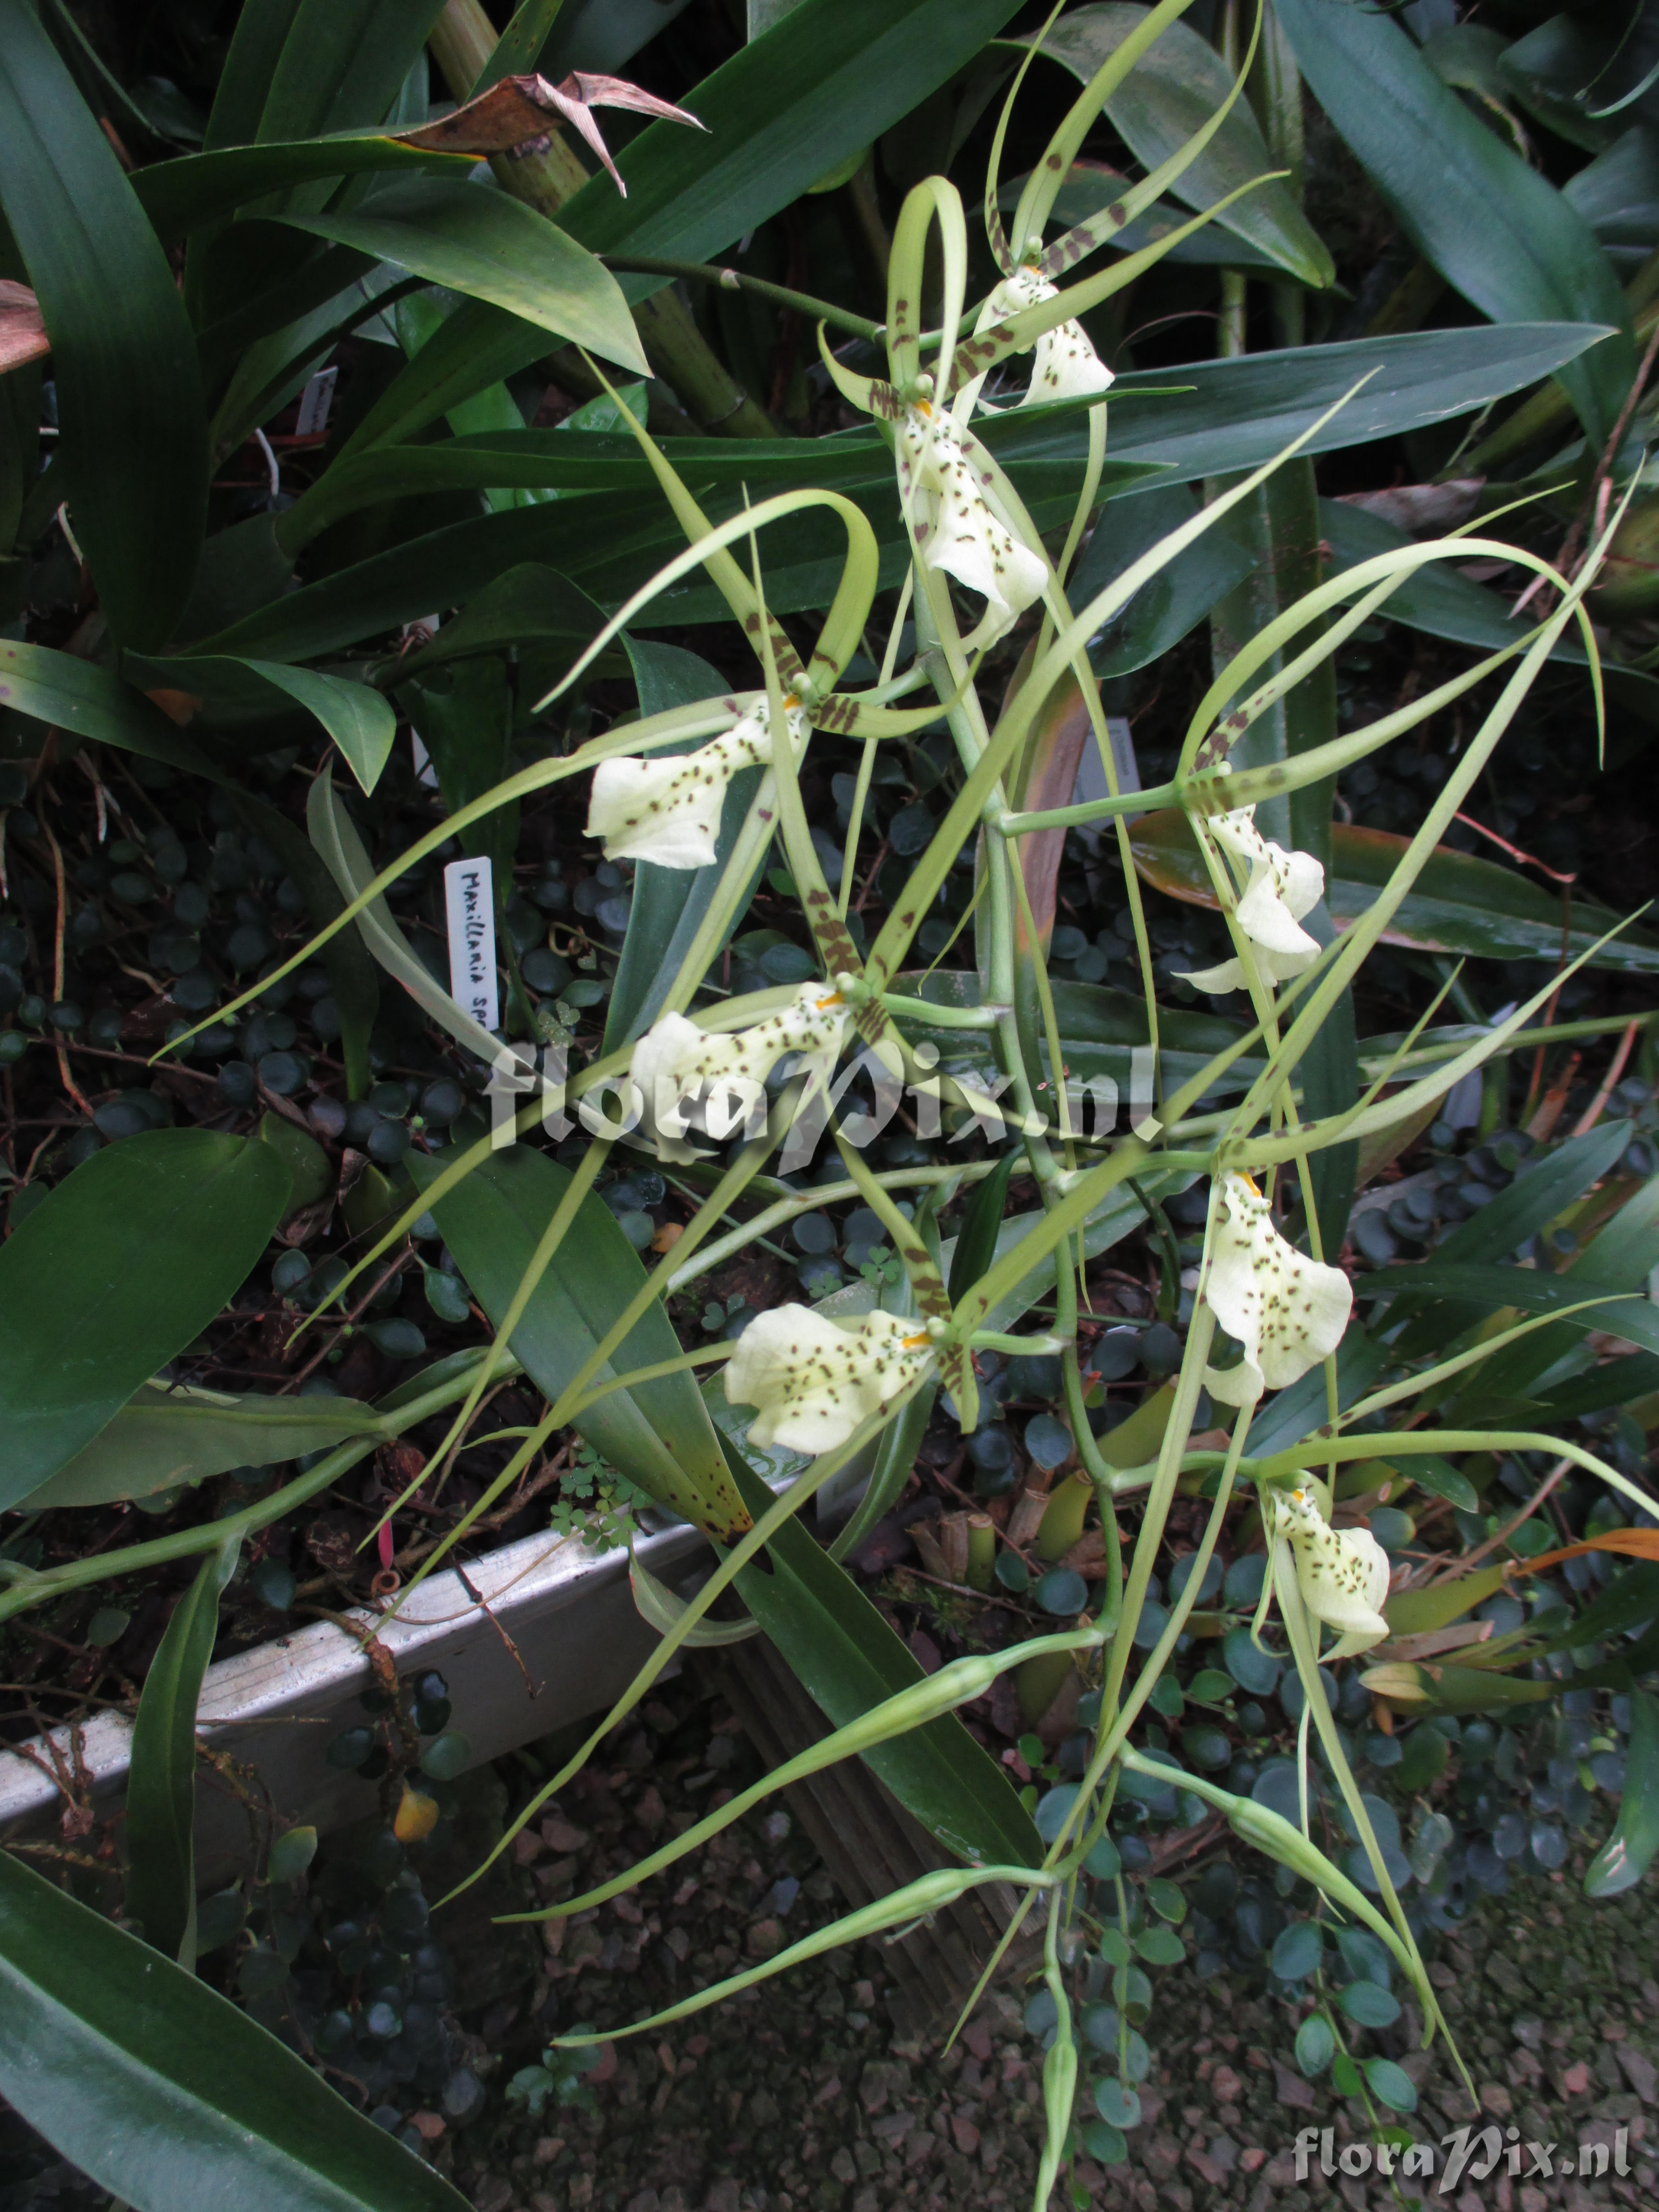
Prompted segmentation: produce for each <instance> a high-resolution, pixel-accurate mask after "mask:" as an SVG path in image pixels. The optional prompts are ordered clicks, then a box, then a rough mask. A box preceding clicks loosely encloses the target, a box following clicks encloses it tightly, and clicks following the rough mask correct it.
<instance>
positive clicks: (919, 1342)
mask: <svg viewBox="0 0 1659 2212" xmlns="http://www.w3.org/2000/svg"><path fill="white" fill-rule="evenodd" d="M932 1342H933V1338H932V1337H931V1336H929V1335H928V1334H927V1330H926V1329H923V1331H922V1333H921V1335H920V1336H902V1337H900V1339H899V1350H900V1351H901V1352H919V1351H920V1350H921V1346H923V1345H924V1344H931V1343H932Z"/></svg>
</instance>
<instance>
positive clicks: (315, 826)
mask: <svg viewBox="0 0 1659 2212" xmlns="http://www.w3.org/2000/svg"><path fill="white" fill-rule="evenodd" d="M306 826H307V829H309V830H310V832H311V842H312V843H313V845H314V846H315V847H316V848H317V851H318V853H319V854H320V855H321V857H322V860H323V862H324V865H325V866H326V867H327V869H328V872H329V873H330V874H331V876H332V877H333V878H334V881H335V883H336V884H337V885H338V887H339V889H340V891H341V893H342V894H343V898H344V899H347V900H349V899H354V898H356V896H357V895H358V893H359V892H360V891H361V890H362V889H363V888H364V886H365V885H366V884H371V883H373V882H374V866H373V864H372V863H371V861H370V860H369V857H368V854H367V853H366V852H364V850H363V843H362V838H361V837H359V836H358V835H357V832H356V827H355V826H354V824H353V823H352V820H351V817H350V816H349V814H348V813H347V812H346V811H345V809H344V807H343V806H342V805H341V804H340V802H339V800H338V799H337V798H336V797H335V795H334V787H333V784H332V782H331V780H330V779H329V777H328V776H326V775H319V777H318V778H317V781H315V782H314V783H313V785H312V787H311V796H310V798H309V799H308V800H307V804H306ZM357 928H358V931H359V933H361V935H362V941H363V943H364V944H365V945H367V946H368V950H369V951H370V952H371V953H372V954H373V955H374V958H375V960H376V961H378V962H379V963H380V966H381V967H382V968H384V969H386V973H387V974H388V975H391V976H392V977H394V978H395V979H396V980H397V981H398V982H399V983H401V984H402V985H403V987H404V990H405V991H407V992H408V993H409V995H410V998H411V999H413V1000H415V1002H416V1005H417V1006H420V1007H421V1008H422V1010H423V1011H424V1012H426V1013H428V1014H429V1015H430V1016H431V1018H432V1019H433V1020H434V1021H435V1022H436V1023H438V1024H439V1025H440V1026H441V1028H443V1029H447V1030H448V1031H449V1033H450V1035H451V1036H453V1037H454V1038H455V1039H457V1041H458V1042H460V1043H461V1044H464V1045H465V1047H466V1048H467V1049H468V1051H469V1052H471V1053H474V1054H477V1057H478V1058H479V1059H480V1060H484V1061H486V1062H487V1063H489V1064H490V1065H492V1066H493V1065H494V1063H495V1059H496V1056H497V1054H499V1053H500V1051H501V1043H500V1040H499V1039H498V1038H496V1037H495V1036H493V1035H492V1034H491V1032H490V1031H489V1030H487V1029H485V1027H484V1026H483V1023H482V1022H477V1021H474V1020H473V1018H472V1017H471V1014H469V1013H467V1012H465V1011H464V1010H463V1009H462V1008H461V1007H460V1006H457V1005H456V1003H455V1001H454V1000H453V998H452V997H451V995H450V994H449V992H448V991H447V989H446V988H445V987H444V985H443V984H442V983H441V982H440V981H438V979H437V977H436V976H435V975H434V974H433V973H432V970H431V969H429V968H428V966H427V965H426V963H425V962H424V961H422V959H420V958H419V957H418V956H417V955H416V952H415V951H414V950H413V948H412V947H411V945H410V942H409V939H407V938H406V937H405V936H404V933H403V931H402V930H401V929H400V928H399V927H398V923H397V921H396V918H395V917H394V915H393V914H392V908H390V907H389V906H388V905H387V904H386V900H385V898H384V896H382V897H380V898H377V899H372V900H371V901H370V902H369V903H368V906H367V907H365V908H364V909H363V911H362V914H360V915H358V917H357Z"/></svg>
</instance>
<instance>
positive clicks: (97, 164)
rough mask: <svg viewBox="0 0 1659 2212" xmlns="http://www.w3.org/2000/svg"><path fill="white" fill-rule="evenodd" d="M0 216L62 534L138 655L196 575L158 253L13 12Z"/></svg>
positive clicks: (173, 352) (77, 104)
mask: <svg viewBox="0 0 1659 2212" xmlns="http://www.w3.org/2000/svg"><path fill="white" fill-rule="evenodd" d="M0 207H3V210H4V214H5V219H6V221H7V222H8V223H9V226H10V229H11V234H12V236H13V238H14V239H15V240H16V244H17V248H18V250H19V252H21V255H22V258H23V262H24V265H25V267H26V269H27V275H28V281H29V283H30V284H31V285H32V287H33V289H34V292H35V294H36V295H37V297H38V299H39V301H40V312H41V314H42V316H43V317H44V319H45V322H46V334H47V336H48V337H50V339H51V340H52V374H53V377H54V379H55V380H56V383H57V387H58V420H59V422H61V424H62V427H63V437H62V441H61V443H60V447H59V451H58V456H57V458H56V459H55V461H54V463H53V466H54V468H56V469H59V470H61V471H62V472H63V477H64V489H65V491H66V493H67V495H68V497H69V501H70V510H71V514H72V517H73V520H74V525H75V532H76V538H77V539H78V540H79V543H80V544H81V546H82V550H84V552H85V554H86V556H87V560H88V563H89V565H90V567H91V569H92V574H93V580H94V582H95V583H96V585H97V586H98V592H99V596H100V599H101V601H102V604H103V606H104V608H105V610H106V612H107V614H108V616H109V618H110V623H111V625H112V628H113V629H114V630H115V631H116V633H117V635H118V636H119V637H120V638H121V639H122V640H123V641H125V643H127V644H130V645H136V646H140V647H154V646H155V645H157V644H159V643H160V642H161V640H162V639H163V638H164V637H165V636H166V635H167V632H168V630H169V629H171V627H172V625H173V622H174V621H175V620H176V619H177V617H178V615H179V610H180V609H181V608H182V607H183V605H184V604H185V594H186V592H188V591H189V589H190V584H191V577H192V576H193V575H194V574H195V573H196V562H197V554H198V552H199V550H200V548H201V543H202V532H203V529H204V524H205V520H206V514H207V485H208V441H207V422H206V416H205V415H204V406H203V396H202V381H201V374H200V371H199V369H198V368H197V355H196V344H195V340H194V338H193V337H192V335H191V327H190V322H189V319H188V317H187V316H186V315H185V308H184V303H183V301H181V300H180V298H179V289H178V286H177V284H176V283H174V281H173V271H172V270H170V269H169V268H168V266H167V256H166V255H165V253H163V252H162V250H161V243H160V241H159V240H158V239H157V238H156V235H155V232H154V231H153V230H152V229H151V228H150V225H149V221H148V219H147V217H146V216H145V215H144V211H143V209H142V208H141V207H140V205H139V204H138V201H137V197H135V195H134V193H133V191H132V187H131V185H130V184H129V183H128V182H127V179H126V177H125V174H124V173H123V171H122V168H121V165H120V163H119V162H118V161H117V160H116V158H115V155H114V152H113V150H112V148H111V146H110V143H109V141H108V140H107V139H106V137H105V136H104V134H103V132H102V131H100V129H99V127H98V122H97V118H95V117H94V114H93V113H92V112H91V111H90V109H89V108H88V106H87V105H86V102H85V101H84V100H82V97H81V95H80V94H79V92H78V91H77V90H76V86H75V82H74V80H73V78H72V77H71V76H70V74H69V72H68V70H66V69H65V68H64V64H63V63H62V61H61V60H60V59H59V58H58V53H57V51H56V49H55V48H54V47H53V46H52V41H51V40H50V39H49V38H48V37H47V36H46V32H45V30H44V29H43V28H42V27H41V24H40V17H39V16H38V15H37V14H36V12H35V10H34V9H33V7H32V6H31V5H30V4H29V0H3V4H0Z"/></svg>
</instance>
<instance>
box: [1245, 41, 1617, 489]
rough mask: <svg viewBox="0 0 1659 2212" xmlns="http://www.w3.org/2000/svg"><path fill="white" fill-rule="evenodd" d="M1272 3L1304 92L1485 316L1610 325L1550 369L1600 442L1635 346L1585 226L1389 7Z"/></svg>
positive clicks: (1430, 255) (1608, 269)
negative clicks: (1583, 353)
mask: <svg viewBox="0 0 1659 2212" xmlns="http://www.w3.org/2000/svg"><path fill="white" fill-rule="evenodd" d="M1276 12H1277V14H1278V16H1279V21H1281V22H1282V23H1283V25H1284V26H1285V29H1286V30H1287V31H1288V32H1289V33H1290V35H1291V42H1292V44H1293V45H1294V46H1295V48H1296V58H1297V62H1298V63H1299V64H1300V65H1301V68H1302V73H1303V75H1304V76H1305V77H1306V78H1307V80H1308V82H1309V84H1310V86H1311V87H1312V88H1313V92H1314V96H1315V97H1316V100H1318V102H1319V104H1320V106H1322V108H1323V109H1324V111H1325V112H1326V114H1327V115H1328V116H1329V118H1330V119H1331V121H1332V123H1333V124H1334V125H1335V127H1336V129H1337V131H1339V132H1340V134H1341V136H1342V137H1344V138H1345V139H1346V141H1347V143H1348V145H1349V147H1350V148H1351V149H1352V151H1353V153H1354V155H1356V156H1357V157H1358V161H1359V162H1360V164H1361V166H1362V167H1363V168H1364V171H1365V173H1366V174H1367V175H1368V176H1369V177H1370V180H1371V182H1372V184H1373V185H1375V186H1376V190H1377V191H1378V192H1379V193H1380V194H1381V195H1382V197H1383V200H1384V201H1385V202H1386V203H1387V204H1388V206H1389V211H1390V212H1391V213H1392V214H1393V216H1394V217H1395V221H1396V222H1398V223H1399V225H1400V227H1401V230H1402V231H1404V233H1405V234H1406V236H1407V238H1408V239H1409V240H1411V242H1412V244H1413V246H1415V247H1416V248H1417V250H1418V252H1419V253H1420V254H1421V255H1422V256H1423V258H1424V259H1425V261H1427V262H1428V263H1429V264H1430V265H1431V267H1432V268H1435V269H1437V270H1439V272H1440V274H1441V275H1442V276H1443V277H1444V278H1445V279H1446V282H1447V283H1449V284H1451V285H1453V286H1455V289H1457V290H1458V291H1460V292H1461V293H1462V295H1463V296H1464V298H1465V299H1467V300H1468V301H1471V302H1472V303H1473V304H1474V306H1475V307H1479V308H1480V311H1481V313H1483V314H1486V315H1490V316H1491V317H1492V319H1493V321H1494V322H1524V321H1528V320H1534V319H1537V320H1542V319H1546V318H1550V317H1555V318H1559V319H1560V320H1562V321H1564V322H1584V323H1605V324H1607V325H1611V326H1612V327H1613V331H1615V333H1616V335H1614V336H1613V337H1609V339H1608V340H1607V343H1606V344H1604V345H1601V346H1598V347H1597V348H1596V349H1595V351H1594V352H1593V353H1592V354H1591V355H1590V356H1589V359H1588V360H1587V361H1584V362H1580V363H1576V364H1574V365H1573V366H1571V367H1570V368H1566V370H1565V373H1564V374H1562V375H1561V383H1562V386H1563V387H1564V389H1565V391H1566V392H1568V393H1569V395H1570V396H1571V399H1572V403H1573V405H1574V407H1575V408H1576V409H1577V412H1578V416H1579V419H1580V420H1581V421H1582V422H1583V425H1584V428H1585V432H1586V435H1588V436H1589V440H1590V442H1591V444H1592V445H1593V446H1594V447H1596V448H1598V449H1599V448H1600V447H1601V446H1602V445H1603V444H1604V443H1605V441H1606V440H1607V436H1608V435H1609V433H1610V432H1611V431H1612V428H1613V422H1614V421H1615V419H1616V417H1617V416H1618V413H1619V410H1620V407H1621V406H1622V405H1623V404H1624V402H1625V397H1626V393H1627V392H1629V390H1630V386H1631V380H1632V377H1633V376H1634V375H1635V374H1636V350H1635V346H1634V343H1633V342H1632V338H1631V337H1630V323H1629V314H1628V311H1627V310H1626V306H1625V301H1624V295H1623V292H1622V291H1621V289H1620V284H1619V279H1618V277H1617V276H1615V275H1614V273H1613V266H1612V264H1611V263H1610V262H1609V261H1608V260H1607V256H1606V255H1605V254H1604V253H1603V252H1602V251H1601V247H1600V246H1598V245H1597V244H1596V242H1595V237H1594V235H1593V234H1592V233H1591V231H1590V229H1589V225H1588V224H1587V223H1586V222H1584V220H1583V217H1582V216H1580V215H1579V214H1578V213H1577V210H1575V209H1574V208H1573V207H1572V205H1571V203H1570V202H1569V201H1568V200H1567V199H1566V198H1565V197H1564V196H1563V195H1562V194H1561V193H1560V192H1559V191H1557V190H1556V189H1555V187H1554V185H1552V184H1551V183H1550V182H1549V181H1548V179H1547V178H1545V177H1543V176H1541V174H1540V173H1539V172H1538V171H1537V170H1536V169H1533V168H1529V167H1528V165H1527V163H1526V162H1525V161H1522V158H1521V156H1520V155H1518V154H1517V153H1516V152H1515V151H1514V150H1513V149H1512V148H1510V147H1509V146H1506V145H1505V144H1504V143H1503V141H1502V140H1501V139H1500V138H1499V137H1498V133H1497V132H1496V131H1492V130H1491V129H1489V128H1488V127H1487V125H1486V124H1485V123H1484V122H1482V121H1481V120H1480V118H1478V117H1477V116H1475V115H1474V114H1473V113H1472V112H1470V110H1469V109H1468V107H1466V106H1464V104H1463V102H1462V100H1460V99H1459V98H1458V96H1457V94H1455V92H1454V91H1452V89H1451V88H1450V87H1449V85H1446V84H1443V83H1442V82H1441V81H1440V79H1439V77H1438V76H1436V74H1435V72H1434V70H1433V69H1432V68H1431V66H1430V64H1428V62H1427V61H1425V59H1424V58H1423V56H1422V54H1421V53H1420V52H1419V50H1418V48H1417V47H1416V46H1414V45H1413V42H1412V40H1410V39H1409V38H1408V37H1407V34H1406V33H1405V31H1404V30H1403V29H1402V28H1401V26H1400V25H1399V24H1398V23H1396V22H1395V21H1394V20H1393V18H1392V17H1391V16H1389V15H1385V14H1383V13H1380V12H1376V11H1374V10H1372V9H1364V8H1351V7H1347V6H1345V5H1343V4H1341V0H1276Z"/></svg>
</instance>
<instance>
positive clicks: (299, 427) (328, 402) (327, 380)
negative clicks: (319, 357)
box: [294, 368, 340, 438]
mask: <svg viewBox="0 0 1659 2212" xmlns="http://www.w3.org/2000/svg"><path fill="white" fill-rule="evenodd" d="M339 374H340V372H339V370H338V369H337V368H319V370H318V371H317V374H315V375H314V376H313V377H312V378H310V379H309V380H308V381H307V385H306V388H305V390H304V391H303V392H301V394H300V414H299V419H298V421H297V422H295V425H294V434H295V436H296V437H299V438H319V437H321V435H322V434H323V432H324V431H325V430H326V429H327V428H328V415H329V410H330V408H331V406H332V405H333V404H334V386H335V383H336V381H337V379H338V376H339Z"/></svg>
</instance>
